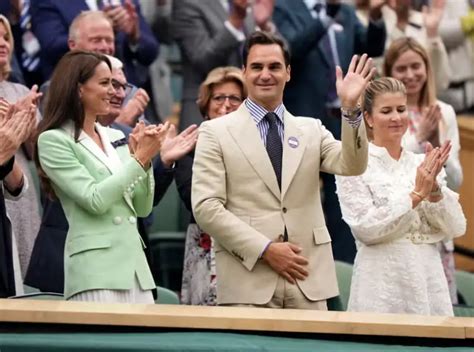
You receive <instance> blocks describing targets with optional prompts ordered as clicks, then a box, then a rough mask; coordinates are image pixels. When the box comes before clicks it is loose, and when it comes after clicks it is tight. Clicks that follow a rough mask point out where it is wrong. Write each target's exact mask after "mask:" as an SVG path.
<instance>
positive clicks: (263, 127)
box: [244, 98, 285, 147]
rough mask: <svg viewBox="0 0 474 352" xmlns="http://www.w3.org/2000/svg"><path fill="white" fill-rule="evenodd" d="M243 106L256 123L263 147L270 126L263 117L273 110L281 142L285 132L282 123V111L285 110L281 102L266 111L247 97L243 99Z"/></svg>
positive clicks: (265, 143)
mask: <svg viewBox="0 0 474 352" xmlns="http://www.w3.org/2000/svg"><path fill="white" fill-rule="evenodd" d="M244 103H245V106H246V107H247V109H248V110H249V112H250V116H252V119H253V120H254V122H255V124H256V125H257V128H258V131H259V132H260V138H261V139H262V141H263V144H264V145H265V147H266V146H267V133H268V129H269V128H270V123H269V122H268V121H267V119H265V115H266V114H267V113H269V112H274V113H275V114H277V116H278V120H277V125H278V134H279V135H280V138H281V142H282V143H283V137H284V134H285V126H284V124H283V113H284V112H285V106H284V105H283V103H280V105H278V106H277V108H276V109H275V111H268V110H266V109H265V108H264V107H262V106H260V105H258V104H257V103H255V102H253V101H252V100H250V99H249V98H247V99H245V101H244Z"/></svg>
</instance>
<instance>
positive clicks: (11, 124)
mask: <svg viewBox="0 0 474 352" xmlns="http://www.w3.org/2000/svg"><path fill="white" fill-rule="evenodd" d="M2 111H3V110H2ZM35 126H36V105H34V104H31V105H30V106H29V107H27V108H26V109H24V108H21V109H20V108H18V106H16V105H15V104H12V105H10V106H9V108H8V110H7V112H6V113H5V114H3V115H2V114H0V165H2V164H4V163H5V162H6V161H7V160H8V159H10V158H11V157H12V156H13V155H14V154H15V152H16V150H17V149H18V148H19V147H20V145H21V144H22V143H23V142H25V141H26V140H27V139H28V138H29V137H30V136H31V134H32V133H33V132H34V130H35Z"/></svg>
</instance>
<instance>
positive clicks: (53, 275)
mask: <svg viewBox="0 0 474 352" xmlns="http://www.w3.org/2000/svg"><path fill="white" fill-rule="evenodd" d="M110 127H112V128H115V129H118V130H120V131H122V132H123V133H124V134H125V136H128V135H129V134H130V132H131V130H132V129H131V128H130V127H128V126H124V125H120V124H117V123H114V124H112V125H111V126H110ZM153 176H154V179H155V194H154V198H153V206H156V205H157V204H158V203H159V201H160V200H161V199H162V198H163V196H164V194H165V193H166V191H167V189H168V187H169V185H170V184H171V182H172V181H173V177H174V169H166V168H165V167H164V166H163V164H162V162H161V159H160V158H159V157H157V158H156V160H155V162H154V163H153ZM42 204H43V216H42V219H41V226H40V229H39V232H38V236H37V238H36V241H35V245H34V248H33V252H32V254H31V259H30V264H29V266H28V271H27V274H26V277H25V284H27V285H29V286H32V287H36V288H38V289H40V290H41V291H43V292H58V293H63V291H64V258H63V255H64V244H65V241H66V236H67V231H68V229H69V224H68V222H67V220H66V215H65V214H64V210H63V208H62V206H61V203H60V202H59V201H58V200H51V199H48V198H46V197H44V198H43V199H42ZM151 221H152V217H151V215H150V218H138V222H137V226H138V231H139V233H140V236H141V237H142V240H143V242H144V243H145V246H146V249H145V255H146V257H147V260H148V264H149V265H150V267H152V255H151V251H150V250H151V246H150V245H149V240H148V233H147V226H148V225H149V224H150V222H151Z"/></svg>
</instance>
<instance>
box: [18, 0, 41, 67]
mask: <svg viewBox="0 0 474 352" xmlns="http://www.w3.org/2000/svg"><path fill="white" fill-rule="evenodd" d="M20 28H21V29H22V31H23V38H22V39H23V49H24V51H23V53H22V55H21V63H22V66H23V68H25V69H26V70H27V71H28V72H33V71H35V70H36V68H38V66H39V63H40V58H39V43H38V39H36V37H35V36H34V34H33V32H32V31H31V14H30V0H24V1H23V8H22V9H21V13H20Z"/></svg>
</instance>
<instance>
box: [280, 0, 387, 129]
mask: <svg viewBox="0 0 474 352" xmlns="http://www.w3.org/2000/svg"><path fill="white" fill-rule="evenodd" d="M273 21H274V23H275V24H276V26H277V28H278V31H279V32H280V33H281V34H282V36H283V37H284V38H285V39H286V40H287V41H288V43H289V46H290V49H291V55H292V59H291V80H290V82H288V84H287V86H286V88H285V96H284V103H285V106H286V108H287V109H288V110H289V111H291V112H292V113H294V114H295V115H301V116H314V117H316V118H319V119H321V120H323V124H325V125H326V123H325V122H326V108H325V103H326V96H327V92H328V90H329V85H330V84H334V82H330V81H329V77H331V74H330V72H329V70H330V69H331V70H332V69H333V68H332V67H330V65H329V62H330V61H329V59H328V57H327V55H328V53H327V52H326V51H325V50H324V49H323V48H322V45H321V44H322V43H321V38H322V37H323V36H324V35H325V34H326V29H325V27H324V26H323V24H322V23H321V22H320V21H319V19H314V18H313V17H312V16H311V13H310V12H309V10H308V8H307V6H306V4H305V3H304V1H303V0H292V1H286V0H276V2H275V10H274V13H273ZM336 22H338V23H339V24H340V25H341V26H342V27H343V31H342V32H336V42H337V51H338V54H339V59H340V63H341V66H342V69H343V71H346V70H347V68H348V67H349V63H350V61H351V58H352V56H353V55H354V54H362V53H367V54H368V55H369V56H372V57H376V56H381V55H382V54H383V51H384V46H385V37H386V33H385V26H384V25H383V23H380V24H376V25H374V24H373V23H370V24H369V27H368V29H366V28H365V27H364V26H363V25H362V24H361V23H360V21H359V20H358V19H357V16H356V14H355V11H354V8H353V7H352V6H350V5H346V4H341V8H340V10H339V12H338V14H337V16H336ZM369 43H370V44H369ZM337 126H339V128H340V122H337ZM326 127H328V128H331V126H330V125H329V126H326ZM332 132H334V131H332ZM338 137H339V136H337V133H336V138H338Z"/></svg>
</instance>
